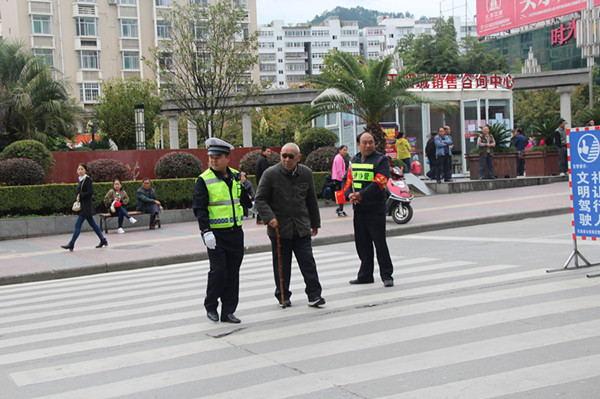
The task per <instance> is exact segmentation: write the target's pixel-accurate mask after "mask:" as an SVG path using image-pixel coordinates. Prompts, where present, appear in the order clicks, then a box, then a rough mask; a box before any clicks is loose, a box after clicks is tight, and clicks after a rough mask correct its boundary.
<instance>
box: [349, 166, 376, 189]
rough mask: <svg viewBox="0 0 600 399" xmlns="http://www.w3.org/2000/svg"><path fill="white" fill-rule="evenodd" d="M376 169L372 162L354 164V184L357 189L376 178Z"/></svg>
mask: <svg viewBox="0 0 600 399" xmlns="http://www.w3.org/2000/svg"><path fill="white" fill-rule="evenodd" d="M374 169H375V165H373V164H372V163H353V164H352V186H353V187H354V189H355V190H361V189H362V188H363V187H365V186H366V185H368V184H369V183H371V182H372V181H373V180H374V179H375V172H374Z"/></svg>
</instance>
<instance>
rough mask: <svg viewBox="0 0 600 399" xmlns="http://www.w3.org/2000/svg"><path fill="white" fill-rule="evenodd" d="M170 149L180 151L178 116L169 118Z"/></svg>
mask: <svg viewBox="0 0 600 399" xmlns="http://www.w3.org/2000/svg"><path fill="white" fill-rule="evenodd" d="M169 148H170V149H172V150H177V149H179V126H178V119H177V117H176V116H170V117H169Z"/></svg>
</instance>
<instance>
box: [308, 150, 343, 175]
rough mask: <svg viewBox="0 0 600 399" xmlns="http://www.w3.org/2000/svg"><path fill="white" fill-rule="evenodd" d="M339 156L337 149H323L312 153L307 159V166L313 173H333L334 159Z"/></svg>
mask: <svg viewBox="0 0 600 399" xmlns="http://www.w3.org/2000/svg"><path fill="white" fill-rule="evenodd" d="M336 155H337V148H336V147H321V148H318V149H316V150H314V151H313V152H311V153H310V154H309V155H308V157H306V162H305V164H306V166H308V167H309V168H311V169H312V170H313V172H329V173H330V172H331V165H332V164H333V158H334V157H335V156H336Z"/></svg>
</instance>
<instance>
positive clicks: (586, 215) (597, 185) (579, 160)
mask: <svg viewBox="0 0 600 399" xmlns="http://www.w3.org/2000/svg"><path fill="white" fill-rule="evenodd" d="M567 140H568V141H567V142H568V143H569V155H570V176H569V181H570V185H571V190H572V199H573V219H574V227H575V235H576V236H578V237H582V238H586V237H591V238H597V237H600V126H596V127H586V128H574V129H570V130H567Z"/></svg>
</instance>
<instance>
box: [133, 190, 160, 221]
mask: <svg viewBox="0 0 600 399" xmlns="http://www.w3.org/2000/svg"><path fill="white" fill-rule="evenodd" d="M136 198H137V210H138V211H142V212H144V213H149V214H150V230H154V228H155V226H156V225H157V224H158V227H160V219H159V217H158V215H159V213H160V210H161V205H160V201H158V200H157V199H156V191H155V190H154V189H153V188H152V182H151V181H150V179H149V178H145V179H144V180H143V181H142V187H140V188H138V189H137V192H136Z"/></svg>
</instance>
